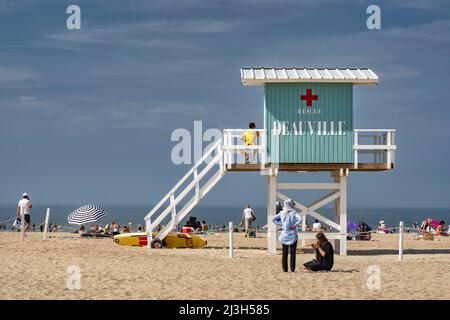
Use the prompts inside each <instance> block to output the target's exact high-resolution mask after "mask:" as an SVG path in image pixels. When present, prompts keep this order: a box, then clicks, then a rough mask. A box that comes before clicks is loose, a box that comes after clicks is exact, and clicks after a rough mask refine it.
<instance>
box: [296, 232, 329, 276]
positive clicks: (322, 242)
mask: <svg viewBox="0 0 450 320" xmlns="http://www.w3.org/2000/svg"><path fill="white" fill-rule="evenodd" d="M316 239H317V242H316V243H313V244H311V247H312V248H313V249H314V251H315V253H316V259H314V260H312V261H309V262H306V263H305V264H304V265H303V266H304V267H305V269H307V270H310V271H320V270H326V271H330V270H331V268H333V264H334V257H333V256H334V249H333V246H332V245H331V243H330V242H329V241H328V239H327V237H326V236H325V234H323V233H322V232H319V233H318V234H317V235H316Z"/></svg>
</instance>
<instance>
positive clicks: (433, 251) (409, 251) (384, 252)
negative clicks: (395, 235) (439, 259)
mask: <svg viewBox="0 0 450 320" xmlns="http://www.w3.org/2000/svg"><path fill="white" fill-rule="evenodd" d="M449 253H450V249H405V250H403V254H449ZM395 254H398V249H366V250H364V249H361V250H348V251H347V255H349V256H378V255H395Z"/></svg>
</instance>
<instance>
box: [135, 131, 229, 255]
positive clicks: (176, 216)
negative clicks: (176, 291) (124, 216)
mask: <svg viewBox="0 0 450 320" xmlns="http://www.w3.org/2000/svg"><path fill="white" fill-rule="evenodd" d="M214 151H216V155H215V156H214V157H213V158H212V159H211V160H210V161H209V162H208V163H207V161H206V159H207V158H208V157H209V156H210V155H211V154H212V153H213V152H214ZM203 163H207V165H206V166H205V168H203V169H202V171H201V172H200V173H199V172H198V168H199V167H200V165H202V164H203ZM217 164H219V170H218V171H217V172H216V173H215V174H214V175H213V176H212V177H211V178H210V179H209V180H208V181H207V182H206V183H205V185H204V186H203V187H202V188H200V180H201V179H202V178H203V177H205V176H206V174H207V173H208V172H209V171H211V169H212V168H213V167H214V166H215V165H217ZM224 174H225V171H224V165H223V149H222V140H218V141H217V142H216V143H214V145H213V146H212V147H211V148H210V149H209V150H208V151H206V152H205V154H204V155H203V156H202V157H201V158H200V160H199V161H197V163H196V164H195V165H194V166H193V167H192V168H191V169H190V170H189V171H188V172H187V173H186V174H185V175H184V177H183V178H181V180H180V181H178V183H177V184H176V185H175V186H174V187H173V188H172V189H171V190H170V191H169V192H168V193H167V194H166V195H165V196H164V197H163V198H162V199H161V201H160V202H159V203H158V204H157V205H156V206H155V207H154V208H153V209H152V210H151V211H150V212H149V213H148V214H147V215H146V216H145V218H144V219H145V221H146V228H147V238H148V246H149V247H150V246H151V241H152V232H151V231H153V229H154V228H155V227H156V226H157V225H158V224H160V223H161V222H162V220H163V219H164V218H165V217H167V215H169V213H172V218H171V221H170V223H168V224H167V225H166V226H165V227H164V228H163V229H162V230H161V231H160V232H159V233H158V236H157V238H158V239H159V240H163V239H164V238H165V236H166V235H167V234H168V233H169V232H170V231H172V230H173V229H174V228H175V226H176V225H177V223H178V222H179V221H180V220H181V219H183V218H184V217H185V216H186V215H187V213H189V212H190V211H191V210H192V208H193V207H194V206H195V205H196V204H197V203H198V202H199V201H200V200H201V199H202V198H203V197H204V195H206V193H208V192H209V190H211V188H212V187H213V186H214V185H215V184H216V183H217V182H218V181H219V180H220V179H221V178H222V176H223V175H224ZM192 175H193V180H192V181H191V182H190V183H189V184H188V185H187V186H186V187H185V188H184V189H183V191H181V193H180V194H179V195H178V196H176V197H175V192H176V191H177V190H178V189H179V188H180V187H181V185H182V184H183V183H184V182H186V180H187V179H188V178H189V177H190V176H192ZM193 188H195V195H194V196H193V197H192V198H191V199H190V200H189V201H188V202H187V203H186V204H185V205H184V207H183V208H182V209H181V210H180V211H177V210H176V206H177V204H179V202H180V201H181V200H183V199H184V198H185V197H186V195H187V194H188V193H189V192H190V191H191V190H192V189H193ZM167 200H170V201H169V204H168V206H167V207H166V208H165V209H164V211H163V212H162V213H160V214H159V215H158V217H157V218H156V219H154V220H153V221H152V217H153V215H154V214H155V213H156V212H157V211H158V210H159V209H160V208H161V207H162V205H163V204H164V203H165V202H166V201H167Z"/></svg>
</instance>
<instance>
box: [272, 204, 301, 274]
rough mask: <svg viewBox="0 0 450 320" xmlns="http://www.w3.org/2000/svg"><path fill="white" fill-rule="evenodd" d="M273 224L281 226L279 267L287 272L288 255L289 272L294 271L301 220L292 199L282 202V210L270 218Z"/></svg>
mask: <svg viewBox="0 0 450 320" xmlns="http://www.w3.org/2000/svg"><path fill="white" fill-rule="evenodd" d="M272 221H273V223H275V224H278V225H281V226H282V229H281V234H280V237H279V240H280V242H281V245H282V258H281V266H282V268H283V271H284V272H288V254H290V255H291V259H290V265H291V271H292V272H294V271H295V258H296V254H297V240H298V235H297V226H298V225H299V224H300V223H301V222H302V218H301V217H300V215H299V214H298V213H297V211H295V202H294V201H293V200H292V199H287V200H286V201H284V207H283V210H282V211H281V212H280V213H278V214H276V215H275V216H274V217H273V218H272Z"/></svg>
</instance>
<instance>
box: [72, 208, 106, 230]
mask: <svg viewBox="0 0 450 320" xmlns="http://www.w3.org/2000/svg"><path fill="white" fill-rule="evenodd" d="M105 216H106V213H105V210H104V209H103V208H101V207H99V206H93V205H87V206H82V207H80V208H78V209H77V210H75V211H73V212H72V213H71V214H69V216H68V217H67V221H68V222H69V223H70V224H78V225H82V224H85V223H90V222H95V221H97V220H99V219H101V218H103V217H105Z"/></svg>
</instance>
